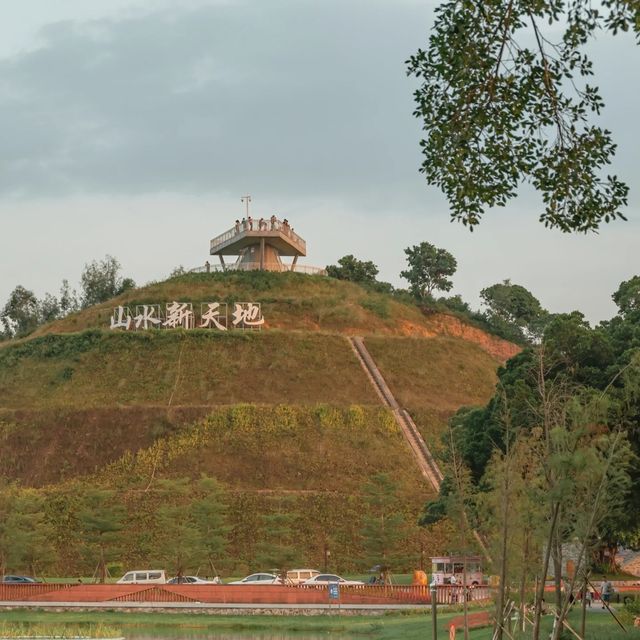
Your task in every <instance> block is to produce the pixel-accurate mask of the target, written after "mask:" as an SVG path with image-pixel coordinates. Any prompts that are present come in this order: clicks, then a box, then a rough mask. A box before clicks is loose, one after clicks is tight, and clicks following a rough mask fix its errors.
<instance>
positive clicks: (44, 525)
mask: <svg viewBox="0 0 640 640" xmlns="http://www.w3.org/2000/svg"><path fill="white" fill-rule="evenodd" d="M44 505H45V499H44V497H43V496H42V494H40V493H38V492H37V491H36V490H34V489H23V490H21V491H17V492H16V493H15V496H14V499H13V501H12V504H11V511H10V513H9V516H8V518H7V520H6V523H5V527H6V531H7V534H8V538H9V547H8V549H7V564H8V565H9V566H11V567H14V568H16V569H27V570H28V571H29V573H30V574H31V575H33V576H37V575H38V571H39V570H41V569H45V568H46V567H47V566H49V565H50V564H51V563H52V562H53V560H54V559H55V550H54V548H53V545H52V542H51V540H52V538H53V527H52V526H51V524H50V523H49V522H48V520H47V518H46V514H45V511H44Z"/></svg>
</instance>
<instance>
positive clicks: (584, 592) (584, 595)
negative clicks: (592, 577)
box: [580, 573, 589, 638]
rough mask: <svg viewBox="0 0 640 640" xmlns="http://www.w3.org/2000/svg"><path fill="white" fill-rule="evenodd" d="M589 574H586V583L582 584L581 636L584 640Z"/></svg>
mask: <svg viewBox="0 0 640 640" xmlns="http://www.w3.org/2000/svg"><path fill="white" fill-rule="evenodd" d="M588 588H589V586H588V585H587V574H586V573H585V576H584V581H583V583H582V602H581V605H582V608H581V612H580V635H581V636H582V637H583V638H584V634H585V632H586V629H587V589H588Z"/></svg>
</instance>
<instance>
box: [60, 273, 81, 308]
mask: <svg viewBox="0 0 640 640" xmlns="http://www.w3.org/2000/svg"><path fill="white" fill-rule="evenodd" d="M58 305H59V306H60V314H61V315H62V316H66V315H68V314H70V313H73V312H74V311H77V310H78V309H79V308H80V303H79V302H78V294H77V292H76V290H75V289H74V290H73V291H72V290H71V288H70V287H69V281H68V280H63V281H62V285H61V286H60V297H59V298H58Z"/></svg>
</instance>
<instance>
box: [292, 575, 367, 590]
mask: <svg viewBox="0 0 640 640" xmlns="http://www.w3.org/2000/svg"><path fill="white" fill-rule="evenodd" d="M336 582H337V583H338V584H339V585H342V586H345V587H346V586H350V585H359V584H364V582H362V581H361V580H345V579H344V578H341V577H340V576H337V575H335V574H334V573H320V574H318V575H317V576H313V578H309V579H308V580H305V581H304V582H303V583H302V584H305V585H311V586H314V585H316V586H324V585H327V584H335V583H336Z"/></svg>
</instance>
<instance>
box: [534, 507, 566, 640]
mask: <svg viewBox="0 0 640 640" xmlns="http://www.w3.org/2000/svg"><path fill="white" fill-rule="evenodd" d="M559 513H560V504H559V503H557V502H556V503H555V504H554V506H553V507H552V510H551V524H550V526H549V535H548V537H547V546H546V548H545V551H544V561H543V563H542V575H541V576H540V584H539V585H538V593H537V594H536V606H535V610H534V614H533V635H532V640H540V618H541V616H542V601H543V599H544V586H545V582H546V580H547V573H548V571H549V559H550V558H551V545H552V544H553V540H554V538H555V530H556V525H557V523H558V514H559Z"/></svg>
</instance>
